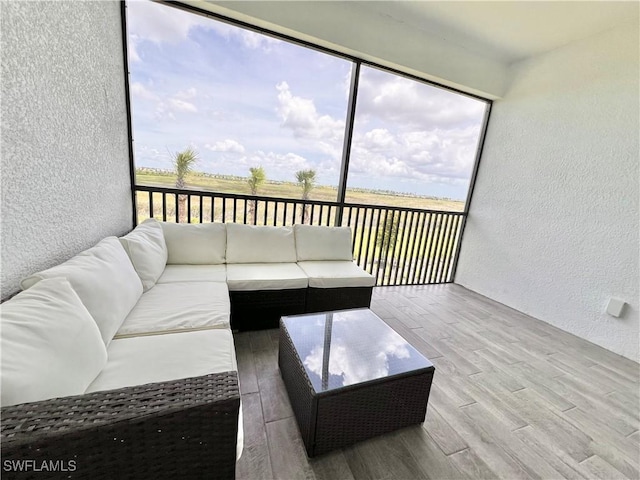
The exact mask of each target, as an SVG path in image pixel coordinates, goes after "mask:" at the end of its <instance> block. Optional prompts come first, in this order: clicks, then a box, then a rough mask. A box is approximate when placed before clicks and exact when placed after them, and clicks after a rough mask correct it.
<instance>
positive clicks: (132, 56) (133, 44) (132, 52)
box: [127, 35, 142, 63]
mask: <svg viewBox="0 0 640 480" xmlns="http://www.w3.org/2000/svg"><path fill="white" fill-rule="evenodd" d="M137 43H138V37H137V36H136V35H129V39H128V43H127V45H128V47H129V62H132V63H133V62H141V61H142V59H141V58H140V55H139V54H138V49H137Z"/></svg>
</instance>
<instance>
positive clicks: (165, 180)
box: [136, 171, 464, 212]
mask: <svg viewBox="0 0 640 480" xmlns="http://www.w3.org/2000/svg"><path fill="white" fill-rule="evenodd" d="M136 183H137V184H138V185H153V186H159V187H173V186H175V184H176V177H175V175H173V174H164V173H153V172H149V171H145V172H140V171H138V172H136ZM187 187H188V188H194V189H202V190H207V191H213V192H220V193H240V194H247V195H248V194H250V193H251V192H250V191H249V185H248V184H247V181H246V180H245V179H240V178H238V179H228V178H215V177H209V176H203V175H198V174H191V175H189V176H188V177H187ZM300 193H301V190H300V186H299V185H298V184H296V183H293V182H266V183H265V184H263V185H262V187H261V188H260V190H259V191H258V195H261V196H264V197H283V198H300ZM336 197H337V189H336V188H335V187H329V186H325V185H317V186H316V187H314V189H313V190H312V191H311V200H325V201H329V202H335V201H336ZM347 201H348V202H350V203H362V204H367V205H389V206H393V207H405V208H425V209H431V210H445V211H449V212H461V211H463V210H464V202H461V201H457V200H450V199H443V198H430V197H419V196H408V195H407V196H404V195H402V196H400V195H399V194H396V195H391V194H388V193H383V192H378V191H374V190H369V191H362V190H349V191H347Z"/></svg>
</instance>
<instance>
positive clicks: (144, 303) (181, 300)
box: [116, 282, 231, 338]
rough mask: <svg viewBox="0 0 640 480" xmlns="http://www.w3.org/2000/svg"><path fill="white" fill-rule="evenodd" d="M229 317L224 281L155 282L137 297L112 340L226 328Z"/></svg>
mask: <svg viewBox="0 0 640 480" xmlns="http://www.w3.org/2000/svg"><path fill="white" fill-rule="evenodd" d="M230 316H231V307H230V302H229V289H228V288H227V284H226V283H224V282H182V283H158V284H156V286H155V287H153V288H152V289H151V290H149V291H148V292H146V293H144V294H143V295H142V297H140V300H139V301H138V303H137V305H136V306H135V307H133V310H131V313H129V316H128V317H127V318H126V319H125V321H124V323H123V324H122V326H121V327H120V329H119V330H118V333H116V338H120V337H123V336H139V335H153V334H158V333H167V332H175V331H184V330H202V329H208V328H229V325H230V323H229V319H230Z"/></svg>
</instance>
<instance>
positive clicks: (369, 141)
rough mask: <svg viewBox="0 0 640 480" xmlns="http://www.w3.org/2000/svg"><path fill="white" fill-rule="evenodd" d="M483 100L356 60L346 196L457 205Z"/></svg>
mask: <svg viewBox="0 0 640 480" xmlns="http://www.w3.org/2000/svg"><path fill="white" fill-rule="evenodd" d="M486 105H487V103H486V102H483V101H480V100H476V99H474V98H471V97H466V96H464V95H460V94H458V93H454V92H451V91H448V90H445V89H443V88H439V87H435V86H432V85H429V84H427V83H423V82H418V81H416V80H412V79H409V78H405V77H402V76H399V75H396V74H393V73H389V72H385V71H382V70H378V69H375V68H371V67H366V66H363V67H362V68H361V70H360V79H359V86H358V96H357V106H356V115H355V122H354V131H353V141H352V148H351V159H350V162H349V177H348V183H347V195H346V200H347V201H348V202H352V203H383V204H386V205H395V206H403V207H420V208H428V209H434V210H455V211H462V210H464V204H465V200H466V197H467V191H468V190H469V182H470V179H471V174H472V172H473V166H474V164H475V160H476V152H477V149H478V141H479V139H480V133H481V131H482V126H483V123H484V114H485V109H486ZM372 191H376V192H377V193H378V195H372V194H371V192H372ZM383 193H388V195H387V196H386V198H385V197H384V196H383Z"/></svg>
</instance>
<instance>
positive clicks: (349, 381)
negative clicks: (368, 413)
mask: <svg viewBox="0 0 640 480" xmlns="http://www.w3.org/2000/svg"><path fill="white" fill-rule="evenodd" d="M283 322H284V323H285V325H286V328H287V331H288V333H289V336H290V338H291V340H292V342H293V344H294V345H295V348H296V350H297V352H298V355H299V358H300V360H301V361H302V363H303V365H304V368H305V370H306V373H307V376H308V378H309V380H310V381H311V384H312V385H313V388H314V389H315V391H316V392H317V393H320V392H326V391H329V390H333V389H336V388H341V387H345V386H348V385H353V384H357V383H363V382H367V381H371V380H377V379H381V378H385V377H391V376H395V375H401V374H403V373H407V372H411V371H415V370H418V369H422V368H428V367H432V366H433V365H432V363H431V362H429V360H427V359H426V358H425V357H424V356H422V354H420V352H418V351H417V350H416V349H415V348H414V347H412V346H411V345H410V344H409V343H408V342H407V341H406V340H405V339H404V338H402V337H401V336H400V335H399V334H398V333H396V332H395V331H394V330H393V329H392V328H391V327H389V326H388V325H387V324H386V323H384V322H383V321H381V320H380V319H379V318H378V317H377V316H376V315H375V314H374V313H373V312H371V310H369V309H357V310H346V311H340V312H330V313H319V314H315V315H308V314H307V315H302V316H291V317H284V318H283Z"/></svg>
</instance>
